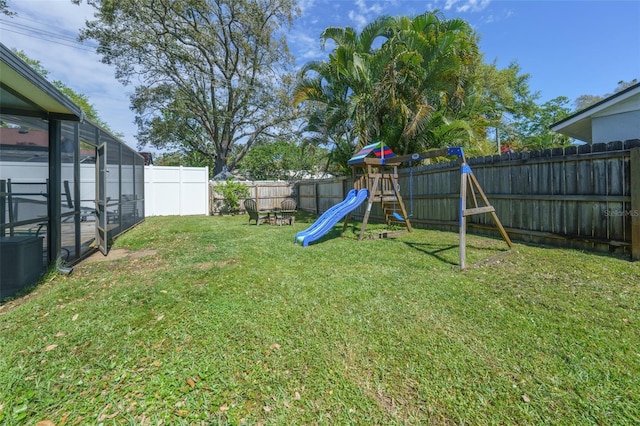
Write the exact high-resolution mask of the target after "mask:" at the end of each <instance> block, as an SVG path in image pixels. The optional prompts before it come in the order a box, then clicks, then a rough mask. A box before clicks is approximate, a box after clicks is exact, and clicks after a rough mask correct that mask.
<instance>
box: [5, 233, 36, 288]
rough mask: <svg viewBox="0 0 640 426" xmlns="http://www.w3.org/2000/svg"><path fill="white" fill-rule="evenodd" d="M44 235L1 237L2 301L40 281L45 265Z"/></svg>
mask: <svg viewBox="0 0 640 426" xmlns="http://www.w3.org/2000/svg"><path fill="white" fill-rule="evenodd" d="M42 240H43V239H42V237H33V236H14V237H0V301H2V300H4V299H6V298H8V297H12V296H14V295H16V294H17V293H19V292H20V291H21V290H22V289H24V288H26V287H29V286H31V285H33V284H35V283H37V282H38V280H39V279H40V277H41V275H42V272H43V271H44V267H43V263H44V262H43V257H42Z"/></svg>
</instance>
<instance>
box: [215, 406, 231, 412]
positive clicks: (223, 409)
mask: <svg viewBox="0 0 640 426" xmlns="http://www.w3.org/2000/svg"><path fill="white" fill-rule="evenodd" d="M218 411H221V412H225V411H229V406H228V405H227V404H222V405H221V406H220V407H219V408H218Z"/></svg>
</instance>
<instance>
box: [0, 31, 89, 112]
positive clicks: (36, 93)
mask: <svg viewBox="0 0 640 426" xmlns="http://www.w3.org/2000/svg"><path fill="white" fill-rule="evenodd" d="M0 99H2V102H0V113H2V114H7V115H18V116H32V117H42V118H45V119H47V118H55V119H59V120H70V121H82V120H83V119H84V114H83V112H82V109H81V108H80V107H79V106H77V105H76V104H75V103H73V101H71V100H70V99H69V98H68V97H66V96H65V95H64V94H63V93H62V92H60V91H59V90H58V89H57V88H56V87H55V86H54V85H53V84H51V83H49V82H48V81H47V80H46V79H45V78H44V77H42V76H41V75H40V74H38V73H37V72H36V71H35V70H34V69H33V68H31V67H30V66H29V65H28V64H27V63H26V62H24V61H23V60H22V59H20V58H19V57H18V56H17V55H16V54H14V53H13V52H12V51H11V50H9V49H8V48H7V47H6V46H5V45H4V44H2V43H0Z"/></svg>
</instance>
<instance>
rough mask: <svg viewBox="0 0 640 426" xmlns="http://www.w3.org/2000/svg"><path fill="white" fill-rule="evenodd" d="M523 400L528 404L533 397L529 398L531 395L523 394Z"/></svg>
mask: <svg viewBox="0 0 640 426" xmlns="http://www.w3.org/2000/svg"><path fill="white" fill-rule="evenodd" d="M522 400H523V401H524V402H526V403H527V404H528V403H530V402H531V399H529V395H527V394H526V393H525V394H523V395H522Z"/></svg>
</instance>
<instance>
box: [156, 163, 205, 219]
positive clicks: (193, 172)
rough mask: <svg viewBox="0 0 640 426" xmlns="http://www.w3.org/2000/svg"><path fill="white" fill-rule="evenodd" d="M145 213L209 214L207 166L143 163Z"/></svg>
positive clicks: (167, 214) (168, 214) (159, 214)
mask: <svg viewBox="0 0 640 426" xmlns="http://www.w3.org/2000/svg"><path fill="white" fill-rule="evenodd" d="M144 196H145V215H146V216H173V215H177V216H189V215H208V214H209V168H208V167H182V166H180V167H168V166H145V168H144Z"/></svg>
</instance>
